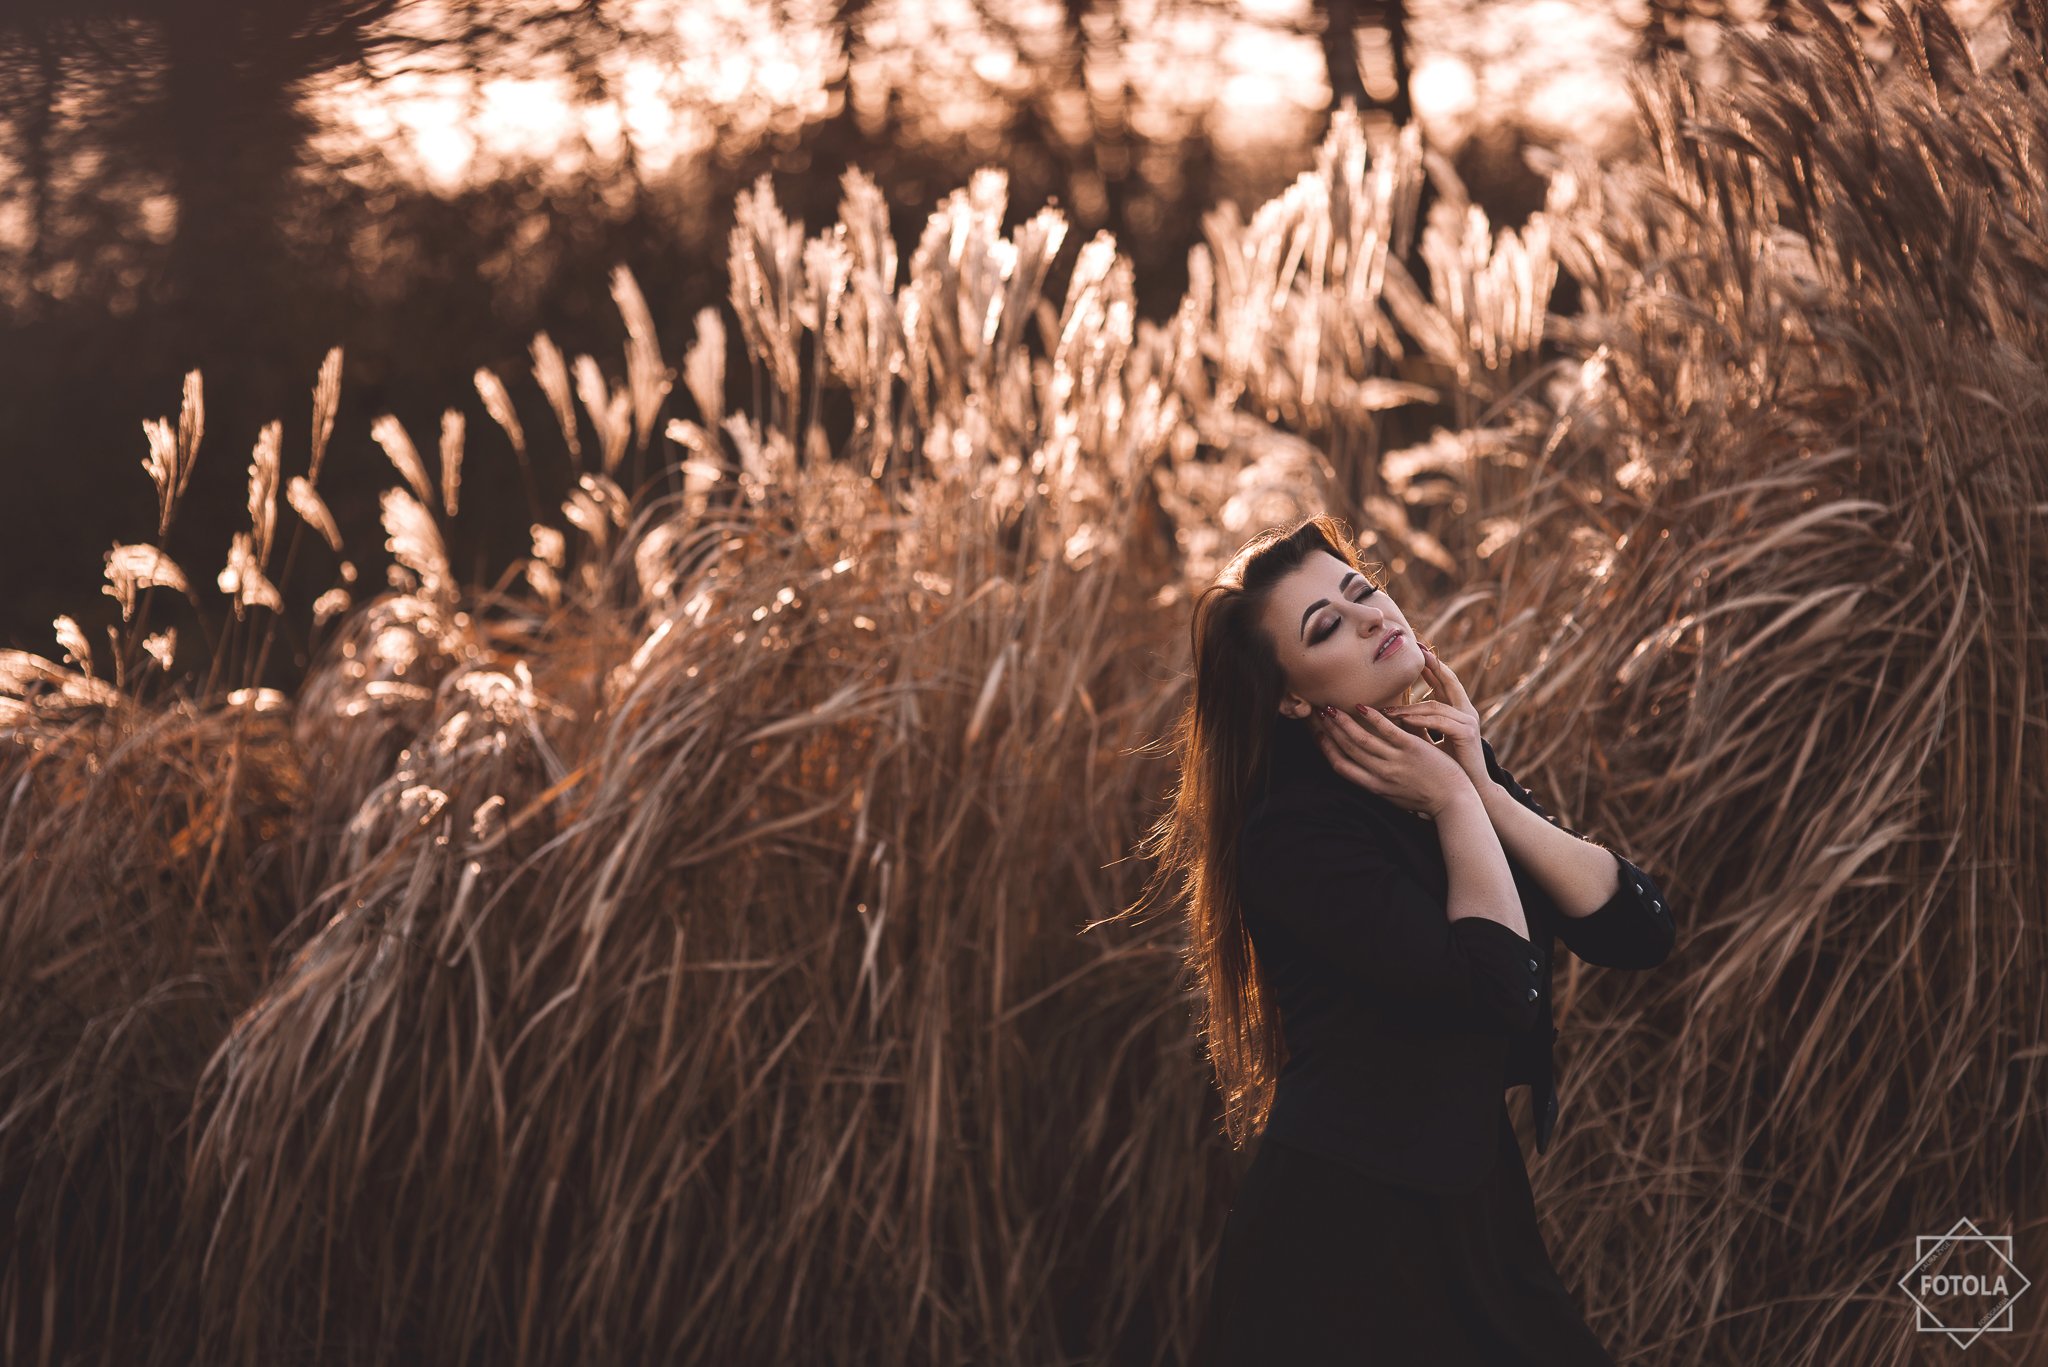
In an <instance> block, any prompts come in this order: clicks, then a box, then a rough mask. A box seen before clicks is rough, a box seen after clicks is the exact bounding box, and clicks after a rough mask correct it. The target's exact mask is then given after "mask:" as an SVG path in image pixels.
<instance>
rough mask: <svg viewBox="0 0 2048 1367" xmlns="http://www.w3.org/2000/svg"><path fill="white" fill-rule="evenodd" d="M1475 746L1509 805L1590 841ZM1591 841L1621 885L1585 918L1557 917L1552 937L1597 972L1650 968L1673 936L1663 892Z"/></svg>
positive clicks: (1486, 748) (1483, 745)
mask: <svg viewBox="0 0 2048 1367" xmlns="http://www.w3.org/2000/svg"><path fill="white" fill-rule="evenodd" d="M1479 746H1480V749H1481V750H1482V751H1483V752H1484V753H1485V755H1486V771H1487V773H1489V774H1491V775H1492V776H1493V780H1494V782H1496V783H1498V784H1500V786H1501V787H1503V788H1505V789H1507V790H1508V792H1509V793H1510V794H1512V795H1513V796H1514V799H1515V801H1517V802H1519V803H1521V804H1522V805H1523V806H1524V807H1527V808H1528V809H1529V810H1530V811H1532V812H1534V813H1536V815H1538V816H1540V817H1542V818H1544V819H1545V820H1547V821H1548V822H1550V824H1551V825H1553V826H1556V827H1558V828H1559V829H1560V830H1565V831H1570V832H1571V834H1573V835H1576V836H1579V838H1580V839H1581V840H1586V839H1590V838H1591V837H1588V836H1585V835H1581V834H1580V833H1579V832H1578V831H1573V830H1572V829H1571V827H1569V826H1566V825H1565V824H1564V823H1563V822H1561V821H1559V820H1558V819H1557V818H1556V817H1554V816H1552V815H1551V814H1550V813H1549V812H1546V811H1544V810H1543V808H1542V807H1541V806H1540V805H1538V803H1537V801H1536V799H1535V798H1533V797H1531V796H1530V795H1529V793H1528V791H1527V790H1526V789H1524V788H1523V787H1522V785H1521V784H1519V783H1517V782H1515V776H1514V775H1513V774H1511V773H1509V772H1508V771H1507V770H1506V769H1505V768H1503V767H1501V763H1500V759H1499V757H1498V756H1496V755H1495V754H1494V753H1493V746H1492V744H1491V743H1490V742H1488V741H1486V740H1484V739H1482V740H1481V741H1480V742H1479ZM1593 843H1594V844H1596V845H1600V847H1601V848H1602V849H1604V850H1607V852H1608V853H1609V854H1612V855H1613V856H1614V860H1615V863H1616V865H1617V866H1618V867H1619V870H1620V873H1621V886H1620V887H1619V888H1617V889H1615V893H1614V896H1612V897H1610V898H1608V899H1607V900H1606V901H1605V902H1603V903H1601V904H1600V905H1599V906H1598V907H1597V908H1595V909H1594V910H1593V911H1592V913H1591V914H1589V915H1586V916H1566V915H1564V914H1562V913H1559V915H1558V916H1557V917H1556V918H1555V922H1556V931H1557V938H1558V939H1560V940H1562V941H1564V944H1565V948H1567V949H1569V950H1570V951H1571V952H1572V953H1574V954H1576V955H1578V956H1579V957H1580V958H1581V959H1583V960H1585V961H1586V962H1587V963H1589V964H1597V965H1599V966H1600V967H1602V968H1655V967H1656V966H1657V965H1658V964H1661V963H1663V962H1664V960H1665V959H1666V958H1668V957H1669V956H1670V954H1671V949H1672V946H1673V944H1675V943H1676V941H1677V938H1678V932H1677V929H1676V927H1674V926H1673V924H1672V920H1671V911H1670V909H1669V908H1668V907H1666V906H1665V904H1664V892H1663V889H1661V888H1659V887H1658V886H1657V884H1656V883H1655V882H1654V881H1652V879H1651V878H1650V875H1649V874H1647V873H1644V872H1643V871H1642V870H1641V869H1640V868H1638V867H1637V866H1636V865H1635V864H1634V863H1632V862H1631V861H1630V860H1629V859H1627V858H1626V857H1625V856H1623V855H1622V854H1620V853H1619V852H1618V851H1616V850H1614V849H1612V848H1610V847H1608V846H1607V845H1605V844H1602V843H1601V842H1600V841H1597V840H1595V841H1593Z"/></svg>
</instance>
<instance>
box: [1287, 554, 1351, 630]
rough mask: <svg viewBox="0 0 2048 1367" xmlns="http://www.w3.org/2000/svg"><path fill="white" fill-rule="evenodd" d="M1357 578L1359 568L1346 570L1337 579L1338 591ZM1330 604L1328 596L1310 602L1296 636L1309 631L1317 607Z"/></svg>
mask: <svg viewBox="0 0 2048 1367" xmlns="http://www.w3.org/2000/svg"><path fill="white" fill-rule="evenodd" d="M1356 578H1358V571H1357V570H1346V571H1344V577H1343V578H1342V579H1339V580H1338V581H1337V592H1339V593H1342V592H1344V590H1345V589H1347V588H1349V587H1351V581H1352V580H1354V579H1356ZM1328 606H1330V600H1329V599H1327V598H1318V599H1316V601H1315V602H1313V603H1310V604H1309V605H1308V608H1307V609H1306V610H1305V611H1304V612H1303V613H1302V614H1301V625H1300V626H1299V627H1298V628H1296V630H1295V633H1294V634H1295V635H1296V636H1301V635H1303V634H1304V633H1306V632H1307V631H1308V619H1309V618H1311V617H1313V616H1315V614H1316V609H1317V608H1326V607H1328Z"/></svg>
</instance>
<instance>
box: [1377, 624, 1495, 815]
mask: <svg viewBox="0 0 2048 1367" xmlns="http://www.w3.org/2000/svg"><path fill="white" fill-rule="evenodd" d="M1422 674H1423V677H1424V678H1425V679H1427V680H1428V681H1429V685H1430V690H1431V692H1432V693H1434V694H1435V696H1434V697H1432V698H1430V699H1429V700H1428V701H1426V702H1419V703H1411V704H1409V705H1408V706H1406V707H1388V708H1383V709H1381V710H1382V711H1384V712H1385V713H1386V714H1387V715H1388V716H1389V717H1392V718H1393V719H1394V720H1395V721H1397V722H1400V723H1401V724H1402V725H1403V726H1408V727H1417V728H1427V730H1429V731H1434V732H1437V733H1438V734H1440V735H1442V736H1443V738H1444V740H1443V744H1442V745H1441V746H1440V747H1438V748H1440V749H1443V750H1447V751H1449V752H1450V754H1451V757H1452V758H1454V759H1456V760H1457V761H1458V766H1459V767H1460V768H1461V769H1463V770H1464V771H1465V775H1466V777H1467V778H1469V779H1471V781H1472V786H1473V787H1475V788H1480V786H1481V785H1482V784H1484V783H1486V782H1487V781H1488V780H1489V779H1490V778H1491V777H1492V775H1490V774H1488V773H1487V772H1486V752H1485V751H1483V750H1481V749H1480V748H1479V709H1478V708H1477V707H1474V706H1473V705H1472V699H1471V698H1470V697H1469V696H1468V695H1467V694H1466V692H1465V685H1464V684H1462V683H1460V682H1459V681H1458V676H1457V675H1456V674H1453V673H1452V672H1451V667H1450V666H1449V665H1447V664H1445V663H1444V662H1443V661H1442V660H1440V659H1438V658H1437V655H1436V652H1435V651H1433V650H1431V649H1429V647H1427V646H1424V647H1423V649H1422ZM1425 739H1427V737H1426V736H1425ZM1481 791H1484V789H1483V788H1481Z"/></svg>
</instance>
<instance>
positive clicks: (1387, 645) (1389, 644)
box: [1372, 631, 1403, 660]
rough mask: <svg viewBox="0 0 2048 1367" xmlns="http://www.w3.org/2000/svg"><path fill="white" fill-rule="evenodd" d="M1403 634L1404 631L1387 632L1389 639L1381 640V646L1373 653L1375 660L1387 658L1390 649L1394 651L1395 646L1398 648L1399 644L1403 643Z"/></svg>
mask: <svg viewBox="0 0 2048 1367" xmlns="http://www.w3.org/2000/svg"><path fill="white" fill-rule="evenodd" d="M1402 635H1403V633H1402V632H1399V631H1390V632H1388V633H1387V639H1386V640H1384V641H1381V642H1380V648H1379V649H1378V650H1375V651H1374V652H1373V653H1372V657H1373V659H1375V660H1381V659H1385V658H1386V656H1387V653H1388V652H1389V651H1392V650H1394V649H1395V648H1397V647H1398V646H1399V645H1400V644H1401V637H1402Z"/></svg>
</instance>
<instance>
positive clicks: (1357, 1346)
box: [1192, 1098, 1614, 1367]
mask: <svg viewBox="0 0 2048 1367" xmlns="http://www.w3.org/2000/svg"><path fill="white" fill-rule="evenodd" d="M1500 1131H1501V1139H1500V1144H1501V1150H1500V1153H1499V1155H1498V1161H1497V1162H1496V1163H1495V1164H1494V1166H1493V1170H1492V1171H1491V1172H1490V1173H1489V1174H1488V1175H1487V1176H1486V1178H1485V1179H1484V1180H1483V1181H1481V1182H1480V1184H1479V1186H1478V1187H1477V1188H1476V1189H1475V1190H1473V1191H1470V1192H1464V1193H1460V1194H1457V1195H1439V1194H1436V1193H1433V1192H1426V1191H1417V1190H1414V1189H1412V1188H1408V1187H1403V1186H1398V1185H1395V1184H1392V1183H1388V1182H1381V1181H1376V1180H1374V1179H1373V1178H1370V1177H1367V1176H1365V1175H1364V1174H1363V1173H1360V1172H1357V1171H1355V1170H1353V1169H1351V1168H1349V1167H1346V1166H1344V1165H1343V1164H1342V1163H1339V1162H1336V1161H1334V1160H1332V1159H1329V1158H1324V1157H1322V1156H1320V1155H1318V1154H1313V1153H1309V1152H1307V1151H1305V1150H1302V1149H1296V1148H1290V1147H1288V1146H1286V1145H1284V1144H1280V1143H1278V1142H1271V1141H1267V1140H1261V1141H1260V1142H1259V1151H1258V1153H1257V1154H1256V1155H1254V1157H1253V1159H1252V1164H1251V1167H1250V1168H1249V1169H1247V1170H1246V1172H1245V1175H1244V1179H1243V1181H1242V1182H1241V1183H1240V1184H1239V1187H1238V1191H1237V1195H1236V1199H1235V1200H1234V1201H1233V1202H1232V1204H1231V1208H1230V1214H1229V1216H1228V1217H1227V1218H1226V1219H1225V1221H1224V1225H1223V1239H1222V1243H1221V1245H1220V1247H1219V1248H1218V1250H1217V1259H1216V1269H1215V1273H1214V1277H1213V1281H1212V1283H1211V1288H1210V1297H1209V1308H1208V1316H1207V1319H1206V1320H1205V1322H1204V1323H1203V1325H1202V1329H1201V1337H1200V1341H1199V1346H1198V1347H1197V1349H1196V1352H1195V1356H1194V1358H1193V1359H1192V1362H1193V1364H1194V1367H1250V1365H1251V1364H1255V1363H1256V1364H1260V1367H1269V1365H1270V1364H1289V1365H1290V1367H1293V1365H1295V1364H1299V1367H1309V1365H1310V1364H1319V1363H1347V1364H1349V1363H1369V1364H1376V1365H1377V1364H1385V1367H1406V1364H1409V1363H1416V1364H1427V1367H1461V1365H1463V1364H1473V1365H1474V1367H1477V1365H1478V1364H1486V1367H1494V1365H1495V1364H1519V1363H1527V1364H1531V1367H1535V1365H1536V1364H1542V1367H1614V1358H1613V1357H1612V1356H1611V1355H1610V1354H1609V1353H1608V1352H1607V1350H1606V1349H1605V1348H1603V1347H1602V1346H1601V1345H1600V1341H1599V1340H1598V1339H1596V1338H1595V1337H1594V1336H1593V1333H1592V1331H1591V1330H1589V1329H1588V1328H1587V1327H1586V1323H1585V1320H1584V1319H1583V1318H1582V1317H1581V1316H1580V1313H1579V1309H1578V1306H1577V1305H1576V1304H1575V1303H1574V1302H1573V1300H1572V1297H1571V1293H1570V1292H1569V1291H1567V1290H1566V1289H1565V1286H1564V1283H1563V1282H1562V1281H1561V1280H1560V1279H1559V1278H1558V1275H1557V1271H1556V1269H1555V1268H1554V1267H1552V1266H1551V1262H1550V1253H1549V1251H1548V1250H1547V1249H1546V1248H1545V1247H1544V1245H1543V1236H1542V1234H1541V1232H1540V1231H1539V1230H1538V1228H1537V1225H1536V1205H1535V1200H1534V1198H1533V1197H1532V1196H1531V1194H1530V1190H1529V1173H1528V1169H1527V1168H1526V1167H1524V1166H1523V1163H1522V1146H1521V1143H1520V1141H1519V1140H1517V1139H1516V1137H1515V1129H1514V1123H1513V1121H1512V1120H1511V1119H1510V1118H1509V1116H1508V1109H1507V1102H1506V1099H1505V1098H1503V1099H1502V1102H1501V1108H1500Z"/></svg>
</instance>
